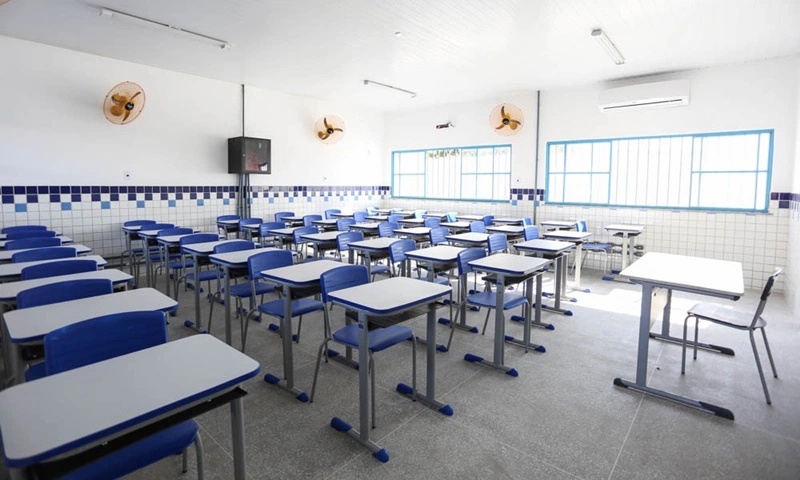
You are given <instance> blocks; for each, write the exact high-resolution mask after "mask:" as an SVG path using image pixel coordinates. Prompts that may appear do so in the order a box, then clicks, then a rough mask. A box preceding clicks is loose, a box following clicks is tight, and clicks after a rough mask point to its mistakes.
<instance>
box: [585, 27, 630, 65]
mask: <svg viewBox="0 0 800 480" xmlns="http://www.w3.org/2000/svg"><path fill="white" fill-rule="evenodd" d="M592 37H594V39H595V40H597V43H598V44H600V46H601V47H603V50H605V51H606V53H607V54H608V56H609V57H611V60H613V61H614V63H616V64H617V65H622V64H624V63H625V57H623V56H622V54H621V53H620V52H619V50H617V46H616V45H614V42H612V41H611V39H610V38H608V35H606V32H604V31H603V30H602V29H599V28H595V29H594V30H592Z"/></svg>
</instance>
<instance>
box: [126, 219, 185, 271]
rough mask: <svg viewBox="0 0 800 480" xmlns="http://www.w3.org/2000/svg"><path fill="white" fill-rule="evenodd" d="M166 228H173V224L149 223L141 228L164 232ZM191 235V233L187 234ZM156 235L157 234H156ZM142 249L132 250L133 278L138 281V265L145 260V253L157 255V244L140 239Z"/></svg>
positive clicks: (154, 241) (152, 240) (146, 239)
mask: <svg viewBox="0 0 800 480" xmlns="http://www.w3.org/2000/svg"><path fill="white" fill-rule="evenodd" d="M168 228H175V224H173V223H151V224H148V225H146V228H145V227H142V230H158V231H161V230H165V229H168ZM189 233H191V232H189ZM156 235H157V234H156ZM142 244H143V245H142V248H134V249H133V263H134V267H135V269H136V271H135V273H134V276H135V277H136V278H137V279H138V278H139V263H140V262H141V261H142V260H143V259H144V258H145V257H144V256H145V252H147V254H148V255H152V254H157V253H158V248H157V247H158V243H157V242H156V240H155V239H148V238H144V237H142Z"/></svg>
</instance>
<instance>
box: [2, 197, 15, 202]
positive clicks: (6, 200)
mask: <svg viewBox="0 0 800 480" xmlns="http://www.w3.org/2000/svg"><path fill="white" fill-rule="evenodd" d="M3 203H4V204H5V203H14V195H3Z"/></svg>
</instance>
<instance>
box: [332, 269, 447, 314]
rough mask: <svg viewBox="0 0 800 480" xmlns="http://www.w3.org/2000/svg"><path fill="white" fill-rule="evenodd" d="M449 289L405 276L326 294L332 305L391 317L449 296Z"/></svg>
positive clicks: (445, 286)
mask: <svg viewBox="0 0 800 480" xmlns="http://www.w3.org/2000/svg"><path fill="white" fill-rule="evenodd" d="M451 290H452V287H450V286H447V285H439V284H436V283H433V282H423V281H420V280H415V279H412V278H406V277H392V278H389V279H386V280H382V281H380V282H371V283H367V284H365V285H359V286H357V287H350V288H345V289H342V290H337V291H335V292H333V293H331V294H329V295H328V298H329V299H330V300H331V301H332V302H333V303H335V304H338V305H343V306H345V307H349V308H352V309H354V310H360V311H364V312H367V313H369V314H371V315H391V314H394V313H399V312H402V311H403V310H407V309H409V308H413V307H415V306H417V305H421V304H423V303H429V302H431V301H433V300H436V299H437V298H441V297H443V296H445V295H449V294H450V292H451Z"/></svg>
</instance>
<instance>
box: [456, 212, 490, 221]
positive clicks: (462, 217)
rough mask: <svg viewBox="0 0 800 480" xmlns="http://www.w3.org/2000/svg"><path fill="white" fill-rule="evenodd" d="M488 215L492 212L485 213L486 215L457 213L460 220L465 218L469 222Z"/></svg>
mask: <svg viewBox="0 0 800 480" xmlns="http://www.w3.org/2000/svg"><path fill="white" fill-rule="evenodd" d="M486 215H491V213H487V214H484V215H461V214H458V215H456V218H457V219H459V220H465V221H468V222H476V221H478V220H483V217H485V216H486Z"/></svg>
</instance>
